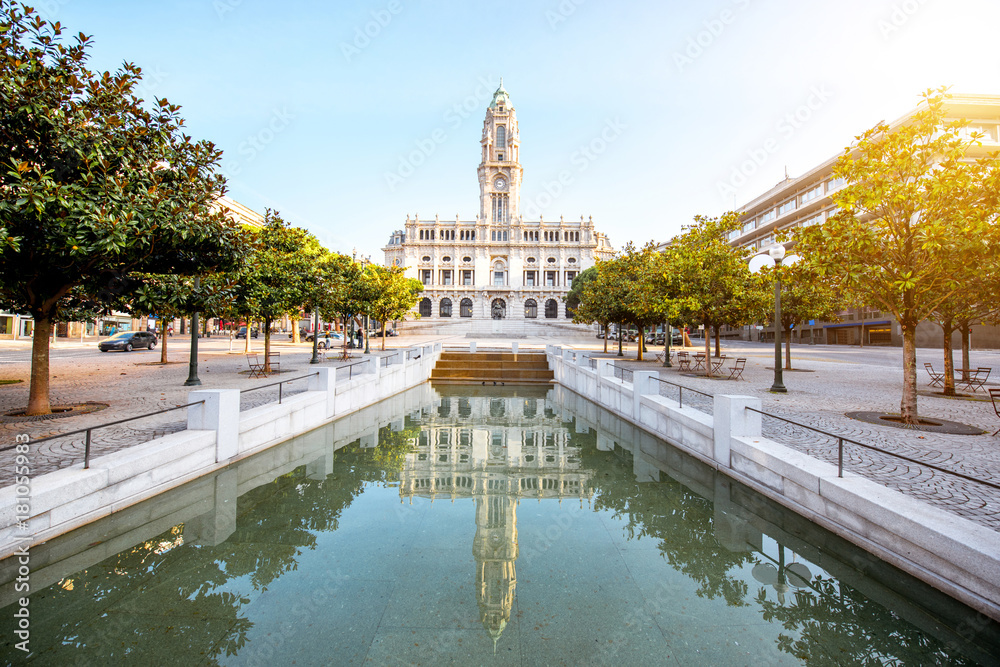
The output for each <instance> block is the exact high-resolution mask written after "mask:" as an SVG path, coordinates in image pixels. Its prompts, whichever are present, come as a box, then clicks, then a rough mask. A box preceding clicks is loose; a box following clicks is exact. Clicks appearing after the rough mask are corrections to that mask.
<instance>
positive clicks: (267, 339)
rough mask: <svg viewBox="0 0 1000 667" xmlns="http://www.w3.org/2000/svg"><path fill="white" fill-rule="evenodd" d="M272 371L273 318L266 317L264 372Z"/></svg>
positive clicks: (248, 335)
mask: <svg viewBox="0 0 1000 667" xmlns="http://www.w3.org/2000/svg"><path fill="white" fill-rule="evenodd" d="M247 340H250V329H249V327H248V328H247ZM270 372H271V320H270V319H268V318H266V317H265V318H264V373H265V375H266V374H267V373H270Z"/></svg>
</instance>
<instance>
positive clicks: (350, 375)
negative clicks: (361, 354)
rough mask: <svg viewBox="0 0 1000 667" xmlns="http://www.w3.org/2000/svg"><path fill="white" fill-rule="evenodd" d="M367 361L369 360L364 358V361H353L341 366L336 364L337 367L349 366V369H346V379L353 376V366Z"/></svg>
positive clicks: (367, 362)
mask: <svg viewBox="0 0 1000 667" xmlns="http://www.w3.org/2000/svg"><path fill="white" fill-rule="evenodd" d="M369 363H371V362H369V361H368V360H367V359H365V360H364V361H355V362H354V363H352V364H344V365H343V366H337V368H349V369H350V370H349V371H347V379H348V380H350V379H351V378H352V377H354V366H361V365H362V364H369Z"/></svg>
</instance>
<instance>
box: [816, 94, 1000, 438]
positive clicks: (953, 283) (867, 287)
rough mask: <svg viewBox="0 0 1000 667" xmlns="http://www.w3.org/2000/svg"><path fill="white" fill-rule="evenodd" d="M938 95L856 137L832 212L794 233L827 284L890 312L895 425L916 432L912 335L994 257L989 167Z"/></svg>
mask: <svg viewBox="0 0 1000 667" xmlns="http://www.w3.org/2000/svg"><path fill="white" fill-rule="evenodd" d="M946 98H947V95H946V94H945V92H944V90H943V89H942V90H937V91H927V92H926V93H924V103H923V104H922V106H921V108H920V110H918V111H917V112H916V113H915V114H914V115H913V117H912V119H911V120H910V121H909V122H907V123H906V124H905V125H902V126H900V127H889V126H887V125H885V124H884V123H880V124H878V125H876V126H875V127H873V128H872V129H870V130H868V131H867V132H865V133H864V134H862V135H860V136H859V137H858V138H857V139H858V141H857V145H856V146H854V147H853V148H849V149H847V151H845V153H844V154H843V155H842V156H841V157H840V158H839V159H838V160H837V163H836V165H835V166H834V170H833V172H834V175H835V176H837V177H839V178H843V179H844V180H845V181H846V185H845V186H844V187H843V188H841V189H840V190H838V191H837V192H836V193H835V194H834V195H833V200H834V202H836V204H837V206H838V207H839V208H840V212H839V213H838V214H837V215H835V216H833V217H832V218H831V219H829V220H827V221H826V222H825V223H824V224H822V225H816V226H812V227H806V228H804V229H801V230H798V233H797V239H798V245H797V247H796V250H797V251H799V252H801V253H802V254H803V255H804V256H805V257H806V258H807V259H808V260H809V261H810V263H811V264H813V265H814V266H815V267H817V270H818V272H819V274H820V276H821V279H822V278H825V277H826V276H829V277H830V278H832V279H834V280H837V281H839V282H841V283H842V284H844V285H845V286H846V287H847V288H848V289H850V290H851V291H852V292H853V293H855V294H857V295H859V296H860V297H861V299H862V300H863V301H864V302H865V303H866V304H868V305H877V306H878V307H879V308H880V309H881V310H883V311H885V312H888V313H891V314H892V315H893V317H895V318H896V320H897V321H898V322H899V326H900V329H901V330H902V334H903V391H902V398H901V399H900V413H901V418H902V421H903V422H904V423H907V424H916V423H918V419H919V418H918V413H917V374H916V364H917V361H916V329H917V325H918V324H919V323H920V322H921V321H922V320H925V319H928V318H930V317H931V316H932V315H933V313H934V312H935V310H936V309H937V308H938V307H939V305H940V304H942V303H943V302H944V301H945V300H947V299H948V298H950V297H951V296H952V295H954V294H955V293H957V292H958V291H959V290H961V289H965V282H966V279H967V278H968V276H969V272H970V271H972V272H974V271H975V268H976V267H977V265H980V264H983V263H992V260H990V259H989V258H988V257H984V253H987V254H993V253H996V252H997V251H998V250H1000V239H998V233H1000V231H998V226H997V225H996V224H995V221H996V218H997V214H998V212H1000V202H998V190H1000V171H998V168H997V165H996V163H995V162H993V161H988V160H981V161H975V162H970V161H969V160H967V159H966V158H967V155H968V150H969V148H970V147H971V146H972V145H973V144H975V143H976V142H977V141H978V138H979V136H978V135H977V134H975V133H971V134H970V133H967V132H965V129H964V128H965V126H966V125H967V123H966V122H965V121H948V120H946V110H945V100H946Z"/></svg>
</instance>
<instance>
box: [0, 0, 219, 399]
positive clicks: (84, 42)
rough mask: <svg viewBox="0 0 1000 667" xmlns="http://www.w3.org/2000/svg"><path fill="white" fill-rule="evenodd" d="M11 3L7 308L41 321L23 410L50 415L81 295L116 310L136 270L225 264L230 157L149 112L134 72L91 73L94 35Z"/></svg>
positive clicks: (1, 267)
mask: <svg viewBox="0 0 1000 667" xmlns="http://www.w3.org/2000/svg"><path fill="white" fill-rule="evenodd" d="M2 7H3V12H2V13H0V94H2V98H3V100H4V110H3V114H2V116H0V156H2V157H0V160H2V165H0V227H3V228H4V231H2V232H0V237H2V238H3V239H5V240H4V241H3V242H2V243H0V303H2V304H3V306H4V307H5V308H10V309H12V310H14V311H16V312H27V313H30V314H31V315H32V317H34V320H35V331H34V341H33V345H32V355H31V385H30V390H29V398H28V407H27V414H29V415H42V414H48V413H49V412H50V411H51V410H50V404H49V347H48V345H49V337H50V335H51V333H52V325H53V323H54V322H55V321H57V320H59V319H61V318H63V317H64V316H65V313H66V309H67V308H68V307H72V306H73V303H72V299H73V295H74V294H80V293H83V294H86V295H91V296H94V295H99V296H102V297H108V300H111V299H113V298H117V297H119V296H121V295H122V294H121V292H122V290H124V289H126V287H127V285H128V283H127V281H125V280H124V279H123V277H124V276H126V275H127V274H128V273H130V272H133V271H142V272H146V273H164V274H166V273H170V274H178V275H185V274H192V273H196V272H198V271H202V270H205V269H206V268H210V267H217V266H223V265H225V264H227V263H228V262H232V261H233V260H234V259H235V258H236V257H237V254H238V252H237V247H236V246H237V238H236V234H235V231H234V225H233V224H232V223H231V222H229V221H228V220H227V219H226V217H225V216H224V215H223V214H222V213H221V212H216V211H213V210H212V208H211V205H212V203H213V201H214V199H215V198H216V197H217V196H218V195H219V194H222V193H223V192H224V190H225V180H224V179H223V177H222V176H221V175H219V174H218V173H217V172H216V168H217V166H218V162H219V159H220V157H221V152H220V151H218V150H217V149H216V148H215V147H214V146H213V145H212V144H210V143H208V142H195V141H193V140H192V139H191V138H190V137H189V136H187V135H185V134H183V133H182V132H181V127H182V125H183V121H182V119H181V117H180V113H179V107H177V106H176V105H172V104H170V103H169V102H168V101H167V100H165V99H158V100H155V102H154V103H153V104H151V105H147V104H145V103H144V101H143V100H142V99H141V98H139V97H138V95H137V94H136V86H137V84H138V83H139V81H140V80H141V77H142V73H141V70H140V69H139V68H138V67H136V66H135V65H133V64H131V63H125V64H124V65H122V67H121V69H119V70H118V71H116V72H114V73H110V72H104V73H97V72H93V71H91V70H89V69H88V68H87V66H86V65H87V58H88V51H89V49H90V47H91V41H90V38H89V37H87V36H85V35H83V34H80V35H78V36H77V37H76V38H75V40H74V41H73V42H72V43H67V41H66V40H64V38H63V36H62V28H61V26H60V25H59V24H58V23H50V22H48V21H45V20H43V19H42V18H41V17H39V16H38V14H37V13H36V12H34V10H32V9H29V8H27V7H25V6H23V5H21V4H20V3H17V2H9V1H4V2H3V4H2ZM116 290H117V291H118V293H117V294H116V293H114V292H115V291H116ZM95 305H96V307H97V308H98V309H106V302H105V303H104V304H103V305H102V304H101V303H97V304H95Z"/></svg>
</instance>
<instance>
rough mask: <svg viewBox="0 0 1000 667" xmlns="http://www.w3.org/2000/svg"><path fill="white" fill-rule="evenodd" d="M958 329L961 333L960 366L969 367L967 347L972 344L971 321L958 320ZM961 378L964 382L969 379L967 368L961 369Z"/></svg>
mask: <svg viewBox="0 0 1000 667" xmlns="http://www.w3.org/2000/svg"><path fill="white" fill-rule="evenodd" d="M958 330H959V332H961V334H962V368H965V369H968V368H971V365H970V361H969V348H970V347H971V345H972V321H971V320H959V322H958ZM962 380H963V381H965V382H968V381H969V372H968V370H965V371H962Z"/></svg>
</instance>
